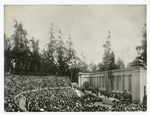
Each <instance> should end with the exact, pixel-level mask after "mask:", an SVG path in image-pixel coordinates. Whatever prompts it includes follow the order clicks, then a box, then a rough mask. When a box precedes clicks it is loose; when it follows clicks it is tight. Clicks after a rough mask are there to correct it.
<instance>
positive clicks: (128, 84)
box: [78, 67, 147, 102]
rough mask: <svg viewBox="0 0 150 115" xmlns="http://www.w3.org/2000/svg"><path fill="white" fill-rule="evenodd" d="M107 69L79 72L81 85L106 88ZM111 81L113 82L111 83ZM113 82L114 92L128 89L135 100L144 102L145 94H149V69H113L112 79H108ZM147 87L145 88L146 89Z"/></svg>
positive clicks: (79, 83)
mask: <svg viewBox="0 0 150 115" xmlns="http://www.w3.org/2000/svg"><path fill="white" fill-rule="evenodd" d="M104 77H105V71H104V72H100V73H79V76H78V85H79V87H85V86H88V87H98V88H100V89H105V83H106V81H105V78H104ZM110 82H111V83H110ZM107 83H108V85H110V84H112V86H113V87H112V89H111V90H112V91H113V92H123V91H124V90H127V91H128V92H129V93H131V94H132V100H133V101H134V102H142V99H143V96H144V94H147V70H146V69H143V68H141V67H137V68H130V69H119V70H112V79H111V80H109V79H108V81H107ZM144 88H145V90H144Z"/></svg>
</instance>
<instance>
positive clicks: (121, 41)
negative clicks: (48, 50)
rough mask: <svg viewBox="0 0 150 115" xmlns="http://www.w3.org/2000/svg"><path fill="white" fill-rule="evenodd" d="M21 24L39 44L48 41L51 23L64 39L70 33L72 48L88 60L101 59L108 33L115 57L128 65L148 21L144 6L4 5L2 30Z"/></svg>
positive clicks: (8, 33) (7, 33) (98, 60)
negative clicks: (17, 23)
mask: <svg viewBox="0 0 150 115" xmlns="http://www.w3.org/2000/svg"><path fill="white" fill-rule="evenodd" d="M14 19H16V20H17V21H18V22H21V23H22V24H23V27H24V29H25V30H27V33H28V34H29V38H30V37H31V36H33V37H34V38H35V39H38V40H39V41H40V42H39V47H40V49H41V50H42V49H43V46H44V45H46V44H47V43H48V38H49V36H48V31H49V28H50V26H51V22H52V23H53V24H54V27H55V29H57V30H58V29H61V31H62V33H63V37H62V38H63V39H64V40H67V38H68V35H69V34H70V35H71V38H72V41H73V46H74V49H75V50H76V51H77V53H78V55H80V54H81V53H82V52H83V53H84V55H85V57H86V58H87V62H88V63H90V62H91V61H94V62H95V63H96V64H97V63H100V62H102V58H103V54H104V48H103V44H104V43H105V41H106V38H107V36H108V30H109V31H110V32H111V39H110V41H111V49H112V51H113V52H114V53H115V58H116V60H117V59H118V58H119V57H120V58H121V59H122V60H123V61H124V63H125V64H126V65H127V64H128V63H130V62H131V61H133V60H134V59H135V57H136V56H137V52H136V49H135V47H136V46H138V45H140V41H141V40H142V39H143V38H142V33H141V31H142V28H143V26H144V23H147V20H146V19H147V8H146V5H67V6H66V5H39V6H35V5H34V6H32V5H20V6H15V5H14V6H12V5H11V6H9V5H6V6H5V7H4V33H5V34H6V35H7V36H8V37H10V36H11V35H12V34H13V32H14V29H13V25H14V22H13V20H14Z"/></svg>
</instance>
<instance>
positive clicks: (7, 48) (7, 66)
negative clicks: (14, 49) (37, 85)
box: [4, 34, 12, 72]
mask: <svg viewBox="0 0 150 115" xmlns="http://www.w3.org/2000/svg"><path fill="white" fill-rule="evenodd" d="M11 65H12V64H11V40H10V38H8V37H7V36H6V35H5V34H4V71H5V72H11Z"/></svg>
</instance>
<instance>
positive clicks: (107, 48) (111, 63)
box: [103, 31, 116, 70]
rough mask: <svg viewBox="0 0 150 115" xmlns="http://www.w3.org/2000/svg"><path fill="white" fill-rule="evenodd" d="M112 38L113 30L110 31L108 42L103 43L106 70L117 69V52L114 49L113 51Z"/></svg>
mask: <svg viewBox="0 0 150 115" xmlns="http://www.w3.org/2000/svg"><path fill="white" fill-rule="evenodd" d="M110 38H111V32H110V31H108V36H107V38H106V42H105V44H104V45H103V47H104V55H103V65H104V70H112V69H116V64H115V54H114V52H113V51H111V43H110Z"/></svg>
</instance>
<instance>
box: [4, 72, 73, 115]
mask: <svg viewBox="0 0 150 115" xmlns="http://www.w3.org/2000/svg"><path fill="white" fill-rule="evenodd" d="M55 87H58V88H59V87H71V81H70V79H69V77H58V76H24V75H22V76H20V75H10V76H4V110H5V111H6V112H7V111H8V112H10V111H17V110H18V111H20V109H19V108H18V107H17V106H16V103H15V102H14V98H15V96H16V95H19V94H20V93H22V92H26V91H33V90H39V89H44V88H47V89H50V88H55ZM14 108H15V110H14ZM16 108H17V109H16Z"/></svg>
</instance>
